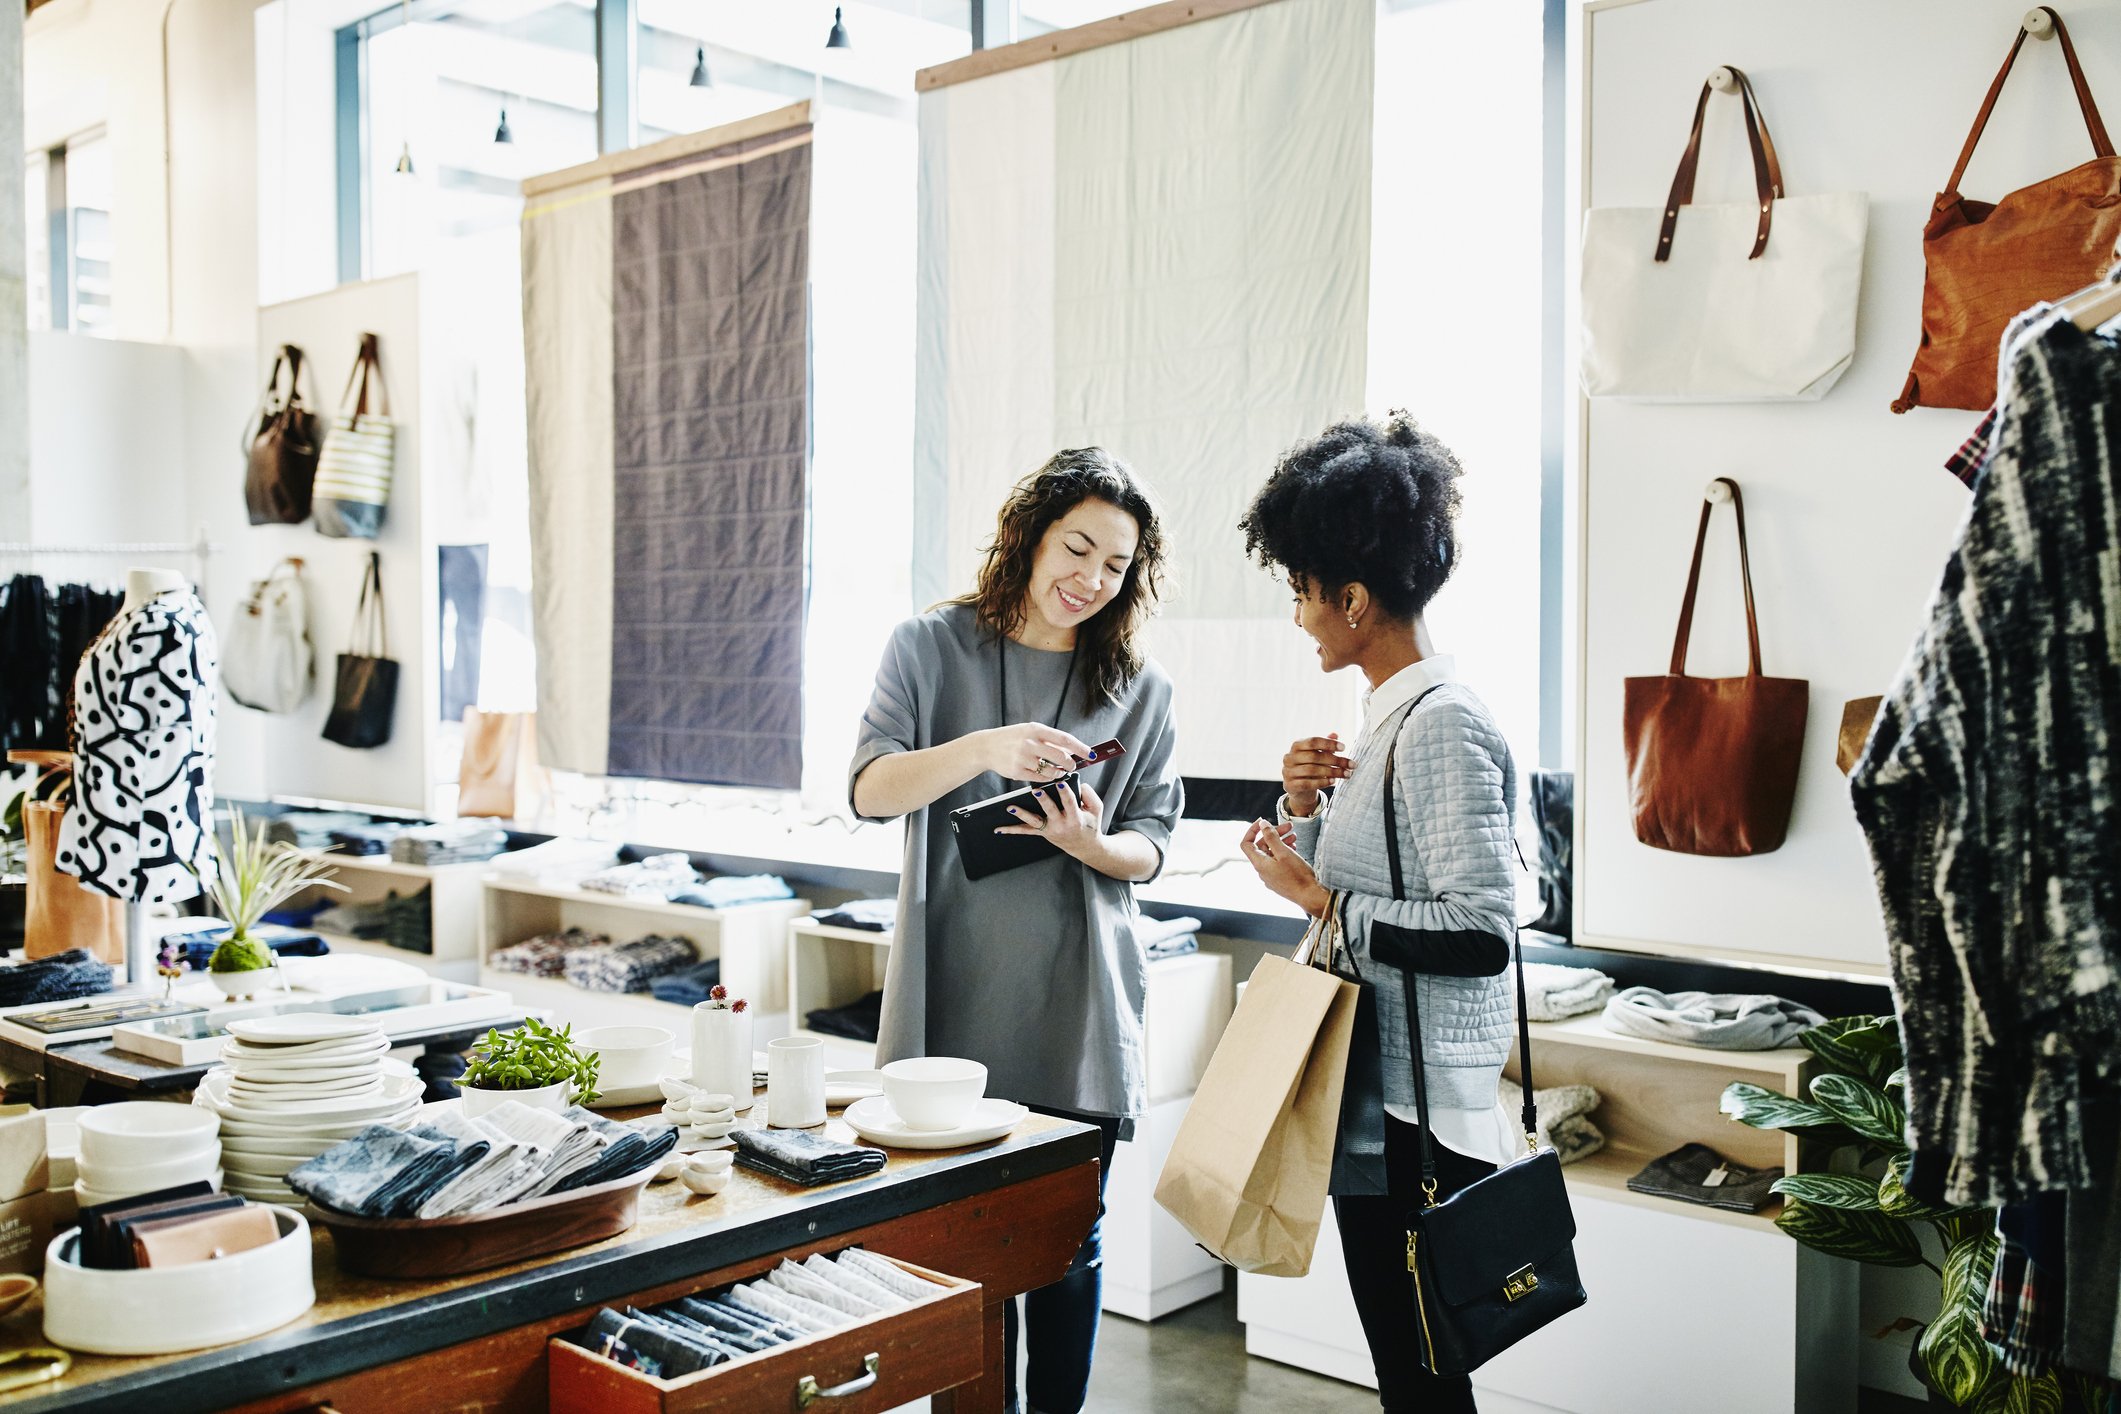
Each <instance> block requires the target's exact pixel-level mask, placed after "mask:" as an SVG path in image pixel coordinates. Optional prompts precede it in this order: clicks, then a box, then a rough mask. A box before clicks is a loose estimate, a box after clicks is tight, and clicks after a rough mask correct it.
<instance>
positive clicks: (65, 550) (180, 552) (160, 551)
mask: <svg viewBox="0 0 2121 1414" xmlns="http://www.w3.org/2000/svg"><path fill="white" fill-rule="evenodd" d="M220 550H221V547H220V546H219V545H217V544H215V543H214V542H213V541H212V540H210V539H208V538H207V534H206V531H205V530H204V529H202V530H200V531H199V533H198V535H197V536H196V537H194V538H193V539H191V540H139V541H106V542H104V543H102V544H86V543H84V544H79V545H68V544H45V543H40V542H35V541H28V540H0V560H33V559H36V558H38V557H40V556H47V555H49V556H58V557H62V558H68V559H72V558H96V559H119V560H123V559H150V558H161V559H167V558H170V557H172V556H183V557H184V558H186V559H189V560H192V561H194V562H195V565H194V568H195V569H196V570H197V573H195V574H194V575H193V576H192V583H193V584H194V585H195V586H196V587H197V588H198V591H199V595H200V598H201V600H202V601H203V600H204V598H205V596H206V567H207V563H208V561H210V560H211V559H212V558H213V557H214V556H215V555H217V554H219V553H220Z"/></svg>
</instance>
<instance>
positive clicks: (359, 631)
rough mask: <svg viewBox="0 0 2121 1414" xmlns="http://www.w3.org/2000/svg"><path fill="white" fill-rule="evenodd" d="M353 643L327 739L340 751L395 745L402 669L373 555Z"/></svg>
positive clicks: (327, 722)
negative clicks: (388, 628) (386, 622)
mask: <svg viewBox="0 0 2121 1414" xmlns="http://www.w3.org/2000/svg"><path fill="white" fill-rule="evenodd" d="M350 637H351V641H350V642H349V643H348V644H347V650H346V652H344V653H341V654H340V655H339V680H338V686H337V688H336V689H335V690H334V691H333V693H332V699H331V715H330V716H329V717H326V718H325V719H324V739H325V740H326V741H335V742H337V743H338V744H339V745H341V746H352V747H371V746H381V745H382V744H383V743H384V742H386V741H389V740H390V717H391V708H392V706H393V705H394V704H395V703H396V702H397V699H398V664H397V661H396V660H395V659H393V658H392V657H391V656H390V637H389V634H388V632H387V631H386V630H385V628H384V623H383V561H382V557H381V556H380V555H378V554H377V553H376V552H375V551H373V550H371V551H369V552H368V568H367V570H366V571H365V572H364V573H363V574H362V576H361V599H360V602H359V603H357V604H356V605H355V606H354V621H353V633H352V634H351V636H350Z"/></svg>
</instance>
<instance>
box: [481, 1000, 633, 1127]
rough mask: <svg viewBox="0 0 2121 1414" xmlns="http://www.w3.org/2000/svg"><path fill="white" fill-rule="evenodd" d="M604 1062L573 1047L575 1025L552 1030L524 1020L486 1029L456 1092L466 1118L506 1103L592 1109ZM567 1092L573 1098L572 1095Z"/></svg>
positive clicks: (589, 1052) (593, 1052) (594, 1054)
mask: <svg viewBox="0 0 2121 1414" xmlns="http://www.w3.org/2000/svg"><path fill="white" fill-rule="evenodd" d="M601 1059H602V1058H601V1057H599V1056H598V1055H597V1053H596V1052H595V1051H585V1050H583V1049H582V1048H581V1047H579V1046H577V1045H576V1044H575V1042H574V1026H573V1025H572V1024H571V1023H570V1024H569V1025H566V1026H562V1027H561V1028H560V1029H559V1030H557V1031H555V1030H553V1029H552V1028H551V1027H550V1026H547V1025H546V1024H545V1023H544V1022H542V1021H540V1020H538V1019H537V1018H536V1017H534V1016H532V1017H526V1018H525V1019H524V1021H523V1024H522V1025H521V1026H519V1027H517V1028H516V1029H515V1030H513V1031H500V1030H489V1031H488V1032H487V1033H486V1035H485V1037H484V1038H483V1039H481V1040H480V1042H479V1044H478V1047H477V1049H475V1050H474V1051H472V1053H471V1058H470V1062H469V1064H467V1065H466V1066H465V1067H464V1076H463V1079H461V1080H459V1081H458V1082H457V1087H458V1090H459V1091H460V1093H462V1095H463V1097H464V1111H465V1113H466V1114H474V1115H476V1114H484V1113H485V1112H486V1111H488V1110H490V1109H493V1108H494V1107H495V1106H497V1105H499V1104H501V1103H503V1102H504V1101H507V1100H520V1101H521V1102H522V1103H524V1104H526V1105H529V1106H531V1107H532V1108H534V1109H546V1110H555V1111H557V1110H564V1109H566V1108H567V1106H568V1105H569V1104H570V1103H572V1104H577V1105H588V1104H594V1103H595V1102H596V1100H597V1098H598V1094H597V1066H598V1063H599V1061H600V1060H601ZM570 1092H571V1093H570Z"/></svg>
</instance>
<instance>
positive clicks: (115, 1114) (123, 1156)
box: [74, 1100, 221, 1164]
mask: <svg viewBox="0 0 2121 1414" xmlns="http://www.w3.org/2000/svg"><path fill="white" fill-rule="evenodd" d="M74 1124H75V1126H76V1127H77V1128H78V1129H79V1130H80V1131H81V1149H80V1154H81V1157H82V1158H85V1159H92V1160H94V1161H96V1162H98V1163H105V1164H111V1163H143V1164H144V1163H154V1162H157V1161H158V1160H161V1159H167V1158H172V1157H174V1156H176V1155H178V1154H185V1153H190V1152H192V1151H193V1150H197V1149H204V1148H206V1147H207V1146H208V1145H210V1144H211V1143H212V1142H213V1140H214V1136H215V1135H216V1134H218V1133H219V1132H220V1128H221V1121H220V1118H219V1117H218V1116H217V1115H215V1113H214V1112H213V1111H212V1110H208V1109H201V1108H200V1107H199V1106H197V1105H172V1104H162V1103H160V1102H157V1101H154V1100H123V1101H120V1102H119V1103H117V1104H115V1105H93V1106H91V1107H89V1108H87V1109H84V1110H82V1111H81V1112H80V1114H79V1115H77V1116H76V1117H75V1120H74Z"/></svg>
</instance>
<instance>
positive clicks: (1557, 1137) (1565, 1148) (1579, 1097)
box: [1502, 1080, 1605, 1164]
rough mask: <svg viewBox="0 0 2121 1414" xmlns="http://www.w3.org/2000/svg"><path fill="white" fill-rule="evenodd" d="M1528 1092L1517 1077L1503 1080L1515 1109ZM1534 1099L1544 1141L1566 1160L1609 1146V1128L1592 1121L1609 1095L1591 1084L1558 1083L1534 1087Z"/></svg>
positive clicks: (1507, 1101)
mask: <svg viewBox="0 0 2121 1414" xmlns="http://www.w3.org/2000/svg"><path fill="white" fill-rule="evenodd" d="M1523 1095H1524V1092H1523V1091H1522V1090H1519V1089H1518V1088H1517V1084H1516V1082H1515V1081H1511V1080H1505V1081H1503V1082H1502V1101H1503V1103H1504V1104H1505V1105H1507V1106H1508V1107H1509V1108H1510V1110H1511V1112H1512V1113H1515V1112H1516V1108H1517V1105H1518V1104H1519V1103H1520V1102H1521V1101H1522V1099H1523ZM1532 1103H1533V1105H1534V1106H1535V1107H1537V1109H1538V1110H1539V1138H1540V1141H1541V1142H1542V1143H1544V1144H1546V1145H1547V1146H1548V1147H1550V1148H1552V1149H1553V1150H1554V1153H1555V1155H1556V1157H1558V1158H1559V1159H1560V1160H1561V1162H1563V1163H1565V1164H1573V1163H1575V1162H1576V1161H1577V1160H1578V1159H1587V1158H1589V1157H1590V1156H1591V1155H1593V1154H1595V1153H1597V1152H1598V1151H1599V1150H1600V1149H1603V1148H1604V1147H1605V1132H1604V1131H1603V1130H1601V1129H1599V1127H1598V1126H1597V1125H1595V1124H1593V1123H1592V1122H1591V1111H1593V1110H1595V1109H1597V1108H1598V1107H1599V1106H1600V1105H1602V1104H1604V1103H1605V1096H1603V1095H1601V1094H1599V1093H1598V1091H1597V1090H1596V1089H1595V1088H1593V1087H1592V1086H1589V1085H1557V1086H1555V1087H1554V1088H1553V1089H1551V1090H1534V1091H1533V1092H1532Z"/></svg>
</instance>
